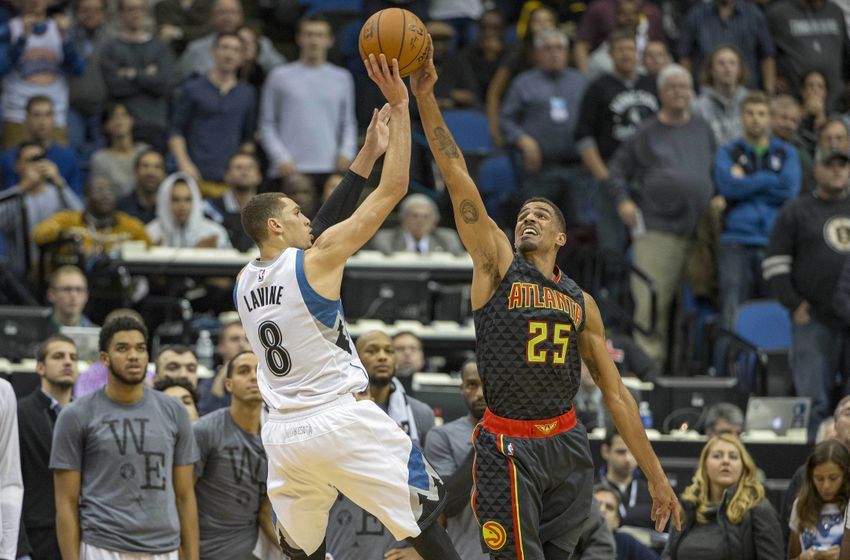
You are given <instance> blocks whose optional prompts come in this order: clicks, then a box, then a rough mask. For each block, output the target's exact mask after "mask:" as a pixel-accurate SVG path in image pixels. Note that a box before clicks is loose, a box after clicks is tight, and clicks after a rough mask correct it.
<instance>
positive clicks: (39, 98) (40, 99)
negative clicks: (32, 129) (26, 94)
mask: <svg viewBox="0 0 850 560" xmlns="http://www.w3.org/2000/svg"><path fill="white" fill-rule="evenodd" d="M39 103H47V104H48V105H50V108H51V109H52V108H53V100H52V99H50V98H49V97H47V96H46V95H33V96H32V97H30V98H29V99H27V104H26V111H27V114H29V112H30V111H31V110H32V107H33V105H37V104H39Z"/></svg>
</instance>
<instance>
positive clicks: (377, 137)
mask: <svg viewBox="0 0 850 560" xmlns="http://www.w3.org/2000/svg"><path fill="white" fill-rule="evenodd" d="M389 122H390V104H389V103H385V104H384V106H383V107H381V110H380V111H379V110H377V109H375V110H374V111H372V121H371V122H370V123H369V127H368V128H367V129H366V140H365V141H364V142H363V149H364V150H366V151H368V153H369V154H370V155H371V156H372V157H374V158H379V157H381V156H382V155H384V152H386V151H387V146H389V144H390V127H389V126H388V123H389Z"/></svg>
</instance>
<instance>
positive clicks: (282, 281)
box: [233, 248, 369, 411]
mask: <svg viewBox="0 0 850 560" xmlns="http://www.w3.org/2000/svg"><path fill="white" fill-rule="evenodd" d="M233 295H234V299H235V300H236V301H235V303H236V309H237V310H238V311H239V318H240V319H241V320H242V326H243V327H244V328H245V334H246V335H247V337H248V341H249V342H250V343H251V349H252V350H253V351H254V354H256V355H257V359H258V361H259V367H258V369H257V381H258V383H259V386H260V392H261V393H262V394H263V398H264V399H265V401H266V404H268V405H269V408H271V409H274V410H280V411H286V410H292V409H298V408H306V407H311V406H316V405H321V404H325V403H328V402H331V401H333V400H335V399H337V398H339V396H340V395H345V394H350V393H353V392H361V391H365V390H366V387H367V385H368V383H369V376H368V375H367V374H366V370H365V368H364V367H363V364H362V363H361V362H360V358H359V357H358V356H357V350H355V348H354V344H353V343H352V341H351V337H350V336H349V335H348V331H347V329H346V326H345V317H344V316H343V311H342V303H341V302H340V300H339V299H337V300H335V301H332V300H329V299H327V298H325V297H322V296H321V295H319V294H317V293H316V292H315V291H314V290H313V288H312V287H311V286H310V284H309V283H308V282H307V276H306V274H305V273H304V251H302V250H300V249H294V248H289V249H286V250H285V251H283V252H282V253H281V254H280V255H278V256H277V258H275V259H274V260H273V261H270V262H263V261H256V260H255V261H251V262H250V263H249V264H248V266H246V267H245V268H244V269H243V270H242V273H241V276H240V277H239V280H238V281H237V282H236V287H235V288H234V292H233Z"/></svg>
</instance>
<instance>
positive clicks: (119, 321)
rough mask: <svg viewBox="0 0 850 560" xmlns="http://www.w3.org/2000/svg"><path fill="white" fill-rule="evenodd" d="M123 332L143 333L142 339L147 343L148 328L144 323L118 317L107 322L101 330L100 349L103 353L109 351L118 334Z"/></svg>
mask: <svg viewBox="0 0 850 560" xmlns="http://www.w3.org/2000/svg"><path fill="white" fill-rule="evenodd" d="M123 331H137V332H140V333H142V337H143V338H144V339H145V341H147V339H148V328H147V327H146V326H145V324H144V323H141V322H139V321H137V320H135V319H133V318H131V317H118V318H116V319H113V320H112V321H109V322H107V323H106V324H105V325H103V327H102V328H101V329H100V337H99V338H98V344H97V345H98V349H99V350H100V351H101V352H106V351H107V350H108V349H109V343H110V342H112V338H113V337H114V336H115V335H116V333H119V332H123Z"/></svg>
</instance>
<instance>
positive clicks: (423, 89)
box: [410, 50, 513, 307]
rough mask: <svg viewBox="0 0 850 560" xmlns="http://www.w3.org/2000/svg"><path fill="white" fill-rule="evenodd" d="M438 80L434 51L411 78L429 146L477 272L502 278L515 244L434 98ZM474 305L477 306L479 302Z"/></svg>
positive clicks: (474, 285) (509, 262)
mask: <svg viewBox="0 0 850 560" xmlns="http://www.w3.org/2000/svg"><path fill="white" fill-rule="evenodd" d="M435 83H437V70H436V69H435V67H434V60H433V50H432V57H431V58H429V59H428V61H427V62H426V63H425V66H423V68H422V69H421V70H419V71H418V72H416V73H415V74H413V75H412V76H411V77H410V87H411V90H412V91H413V95H415V96H416V103H417V106H418V108H419V116H420V117H421V119H422V126H423V128H424V129H425V136H426V137H427V138H428V145H429V146H430V148H431V153H432V154H433V155H434V160H435V161H436V162H437V166H438V167H439V168H440V173H441V174H442V175H443V180H444V181H445V183H446V188H447V189H448V191H449V195H450V196H451V199H452V207H453V209H454V214H455V223H456V224H457V231H458V234H460V238H461V241H463V245H464V247H466V250H467V252H469V254H470V256H472V260H473V261H474V262H475V265H476V267H475V268H476V272H477V271H479V270H481V267H482V266H483V267H484V270H482V272H484V273H485V274H487V275H491V276H493V277H496V276H498V278H501V276H502V275H503V274H504V273H505V271H506V270H507V269H508V267H509V266H510V264H511V260H512V259H513V250H512V249H511V244H510V242H509V241H508V238H507V237H505V234H504V233H503V232H502V230H501V229H499V226H497V225H496V223H495V222H494V221H493V220H492V219H491V218H490V217H489V216H488V215H487V209H486V208H485V207H484V202H483V201H482V200H481V194H480V193H479V192H478V187H476V186H475V182H474V181H473V180H472V177H470V176H469V171H468V170H467V168H466V161H465V160H464V159H463V154H462V153H461V152H460V149H459V148H458V147H457V144H455V141H454V138H453V137H452V134H451V132H449V129H448V127H447V126H446V121H445V120H444V119H443V114H442V113H441V112H440V107H439V106H438V105H437V98H436V97H434V84H435ZM476 283H477V282H476V281H475V279H473V286H472V289H473V300H475V299H477V298H476V296H475V293H476V292H477V291H478V289H477V287H476ZM488 284H489V283H488ZM486 290H487V289H486V288H485V291H486ZM490 294H492V291H490V292H489V294H485V296H486V297H485V298H484V299H485V300H486V299H489V295H490ZM473 307H477V305H476V302H475V301H473Z"/></svg>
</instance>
